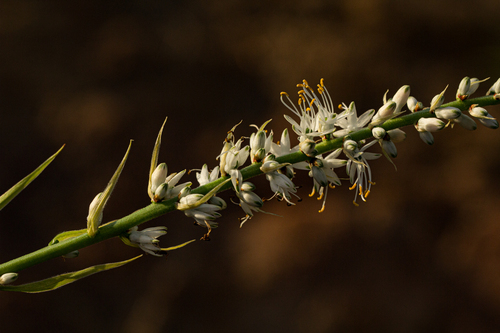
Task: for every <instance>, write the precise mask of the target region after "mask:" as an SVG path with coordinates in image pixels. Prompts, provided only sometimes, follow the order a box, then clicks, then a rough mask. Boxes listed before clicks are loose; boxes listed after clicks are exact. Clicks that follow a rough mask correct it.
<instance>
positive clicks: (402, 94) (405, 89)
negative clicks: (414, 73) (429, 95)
mask: <svg viewBox="0 0 500 333" xmlns="http://www.w3.org/2000/svg"><path fill="white" fill-rule="evenodd" d="M409 96H410V86H408V85H405V86H402V87H401V88H399V90H398V91H397V92H396V94H394V97H393V98H392V101H393V102H396V109H395V110H394V113H398V112H400V111H401V109H402V108H403V106H404V105H405V104H406V102H407V100H408V97H409Z"/></svg>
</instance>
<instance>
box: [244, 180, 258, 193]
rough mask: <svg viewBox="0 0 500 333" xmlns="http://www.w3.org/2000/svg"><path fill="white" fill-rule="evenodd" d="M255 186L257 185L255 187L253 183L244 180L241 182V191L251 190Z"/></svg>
mask: <svg viewBox="0 0 500 333" xmlns="http://www.w3.org/2000/svg"><path fill="white" fill-rule="evenodd" d="M256 188H257V187H255V185H254V184H253V183H250V182H244V183H243V184H241V190H242V191H248V192H251V191H254V190H255V189H256Z"/></svg>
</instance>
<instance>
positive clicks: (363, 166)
mask: <svg viewBox="0 0 500 333" xmlns="http://www.w3.org/2000/svg"><path fill="white" fill-rule="evenodd" d="M376 142H377V141H376V140H374V141H372V142H370V143H368V144H366V145H364V146H363V147H362V148H361V149H359V147H358V143H357V142H356V141H354V140H345V141H344V148H343V149H344V154H346V156H347V157H349V161H348V162H347V166H346V171H347V175H348V176H349V178H350V181H351V184H352V186H351V187H350V188H349V189H351V190H356V193H355V195H354V201H353V203H354V205H356V206H358V204H357V203H356V199H357V197H358V194H359V196H360V197H361V199H362V200H363V201H366V197H367V196H368V194H370V189H371V186H372V185H374V184H375V183H374V182H372V172H371V169H370V166H369V164H368V161H369V160H374V159H377V158H379V157H380V156H381V154H378V153H368V152H366V149H368V148H370V147H371V146H372V145H374V144H375V143H376Z"/></svg>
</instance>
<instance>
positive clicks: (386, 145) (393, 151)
mask: <svg viewBox="0 0 500 333" xmlns="http://www.w3.org/2000/svg"><path fill="white" fill-rule="evenodd" d="M380 146H381V147H382V149H383V150H384V151H385V152H386V153H387V154H388V155H389V156H390V157H392V158H394V157H397V156H398V149H397V148H396V145H395V144H394V142H392V141H391V140H381V141H380Z"/></svg>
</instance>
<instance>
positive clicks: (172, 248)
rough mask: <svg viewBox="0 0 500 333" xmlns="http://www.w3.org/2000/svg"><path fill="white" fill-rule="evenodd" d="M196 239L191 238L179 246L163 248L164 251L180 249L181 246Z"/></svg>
mask: <svg viewBox="0 0 500 333" xmlns="http://www.w3.org/2000/svg"><path fill="white" fill-rule="evenodd" d="M195 240H196V239H191V240H190V241H187V242H185V243H182V244H179V245H177V246H171V247H166V248H162V249H161V250H162V251H172V250H177V249H180V248H181V247H184V246H186V245H188V244H189V243H192V242H194V241H195Z"/></svg>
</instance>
